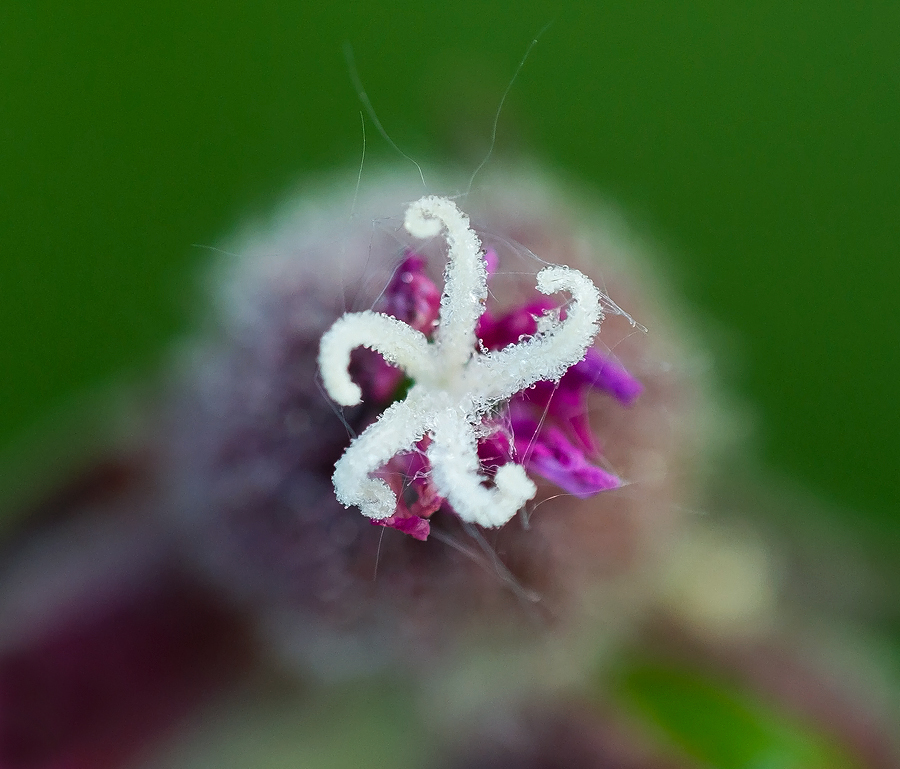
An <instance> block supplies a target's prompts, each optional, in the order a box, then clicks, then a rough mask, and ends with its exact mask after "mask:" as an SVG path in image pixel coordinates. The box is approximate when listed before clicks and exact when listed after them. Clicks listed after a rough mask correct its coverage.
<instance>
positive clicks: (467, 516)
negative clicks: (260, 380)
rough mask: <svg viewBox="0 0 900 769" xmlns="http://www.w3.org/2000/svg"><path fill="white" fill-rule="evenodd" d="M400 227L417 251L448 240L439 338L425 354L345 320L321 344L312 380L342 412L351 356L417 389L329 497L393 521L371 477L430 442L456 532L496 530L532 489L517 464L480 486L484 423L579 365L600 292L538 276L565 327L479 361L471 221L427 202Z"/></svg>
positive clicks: (371, 322)
mask: <svg viewBox="0 0 900 769" xmlns="http://www.w3.org/2000/svg"><path fill="white" fill-rule="evenodd" d="M405 226H406V229H407V230H408V231H409V232H410V234H412V235H413V236H415V237H418V238H423V239H424V238H432V237H435V236H436V235H438V234H440V233H441V231H442V230H443V231H444V236H445V238H446V240H447V246H448V262H447V269H446V271H445V276H444V292H443V295H442V297H441V306H440V320H439V324H438V328H437V331H436V332H435V338H434V343H432V344H429V343H428V340H427V339H426V338H425V336H424V335H423V334H421V333H420V332H418V331H416V330H415V329H413V328H411V327H410V326H408V325H407V324H405V323H403V322H401V321H399V320H397V319H395V318H391V317H389V316H387V315H383V314H381V313H375V312H371V311H369V312H359V313H348V314H346V315H344V316H343V317H341V318H339V319H338V320H337V322H336V323H335V324H334V325H333V326H332V327H331V328H330V329H329V330H328V331H327V332H326V333H325V334H324V335H323V337H322V343H321V346H320V349H319V369H320V371H321V374H322V381H323V383H324V385H325V389H326V390H327V392H328V394H329V395H330V396H331V397H332V398H334V400H335V401H337V402H338V403H340V404H342V405H345V406H351V405H355V404H357V403H359V402H360V398H361V392H360V389H359V387H358V386H357V385H356V384H355V383H354V382H353V380H352V379H350V375H349V373H348V370H347V366H348V364H349V362H350V353H351V351H352V350H353V349H355V348H356V347H368V348H369V349H372V350H376V351H377V352H379V353H380V354H381V355H383V356H384V358H385V359H386V360H387V361H389V362H390V363H392V364H394V365H396V366H399V367H400V368H402V369H403V370H404V371H405V372H406V373H407V374H408V375H409V376H410V378H411V379H413V381H414V382H415V384H414V385H413V387H412V388H411V389H410V391H409V394H408V395H407V397H406V399H405V400H404V401H402V402H399V403H394V404H393V405H392V406H390V407H389V408H388V409H386V410H385V412H384V413H383V414H381V416H380V417H379V418H378V420H377V421H376V422H375V423H374V424H372V425H370V426H369V427H368V428H367V429H366V430H365V431H364V432H363V433H362V434H361V435H360V436H359V437H357V438H355V439H354V440H353V441H352V442H351V444H350V446H349V447H348V448H347V450H346V451H345V452H344V455H343V456H342V457H341V458H340V459H339V460H338V462H337V464H336V465H335V469H334V476H333V481H334V490H335V495H336V496H337V498H338V500H339V501H340V502H341V503H342V504H343V505H345V506H347V507H350V506H353V505H355V506H357V507H359V508H360V510H361V511H362V512H363V513H364V514H365V515H367V516H369V517H370V518H374V519H384V518H389V517H390V516H391V515H393V514H394V513H395V512H396V508H397V500H396V498H395V497H394V494H393V492H392V491H391V490H390V488H389V487H388V486H387V484H386V483H384V482H383V481H381V480H378V479H375V478H372V477H371V473H373V472H375V471H376V470H378V469H379V468H380V467H382V466H384V464H385V463H387V462H388V461H389V460H390V459H391V458H392V457H393V456H395V455H396V454H399V453H401V452H405V451H410V450H412V449H413V447H414V445H415V444H416V442H418V441H419V440H421V439H422V438H423V437H424V436H426V435H428V436H429V437H430V438H431V442H430V444H429V446H428V449H427V455H428V460H429V462H430V464H431V468H432V475H433V480H434V483H435V486H436V487H437V490H438V492H439V493H440V495H441V496H443V497H445V498H446V499H447V500H448V501H449V503H450V504H451V505H452V506H453V509H454V510H455V511H456V513H457V515H459V517H460V518H461V519H462V520H464V521H469V522H472V523H477V524H480V525H481V526H487V527H495V526H502V525H503V524H505V523H506V522H507V521H509V519H510V518H512V517H513V516H514V515H515V514H516V512H517V511H518V510H519V509H520V508H521V507H522V506H523V505H524V504H525V503H526V502H527V501H528V500H529V499H532V498H533V497H534V495H535V493H536V491H537V489H536V487H535V485H534V483H533V482H532V481H531V480H530V479H529V478H528V477H527V476H526V474H525V470H524V468H522V466H521V465H518V464H515V463H509V464H506V465H504V466H502V467H500V468H499V470H498V471H497V473H496V475H495V476H494V479H493V485H492V486H491V487H487V486H485V485H484V482H485V481H486V480H487V478H486V476H485V475H484V474H483V472H482V468H481V463H480V461H479V459H478V452H477V442H478V435H479V428H480V426H481V422H482V419H483V418H484V417H485V415H486V414H487V413H488V412H489V411H490V410H491V409H492V408H494V407H495V406H496V405H498V404H499V403H501V402H503V401H505V400H507V399H508V398H510V397H511V396H512V395H514V394H515V393H517V392H519V391H521V390H524V389H526V388H528V387H531V386H532V385H533V384H535V382H539V381H543V380H553V381H556V380H558V379H559V378H560V377H561V376H562V375H563V374H564V373H565V372H566V370H567V369H568V368H569V367H570V366H573V365H574V364H575V363H578V362H579V361H580V360H582V359H583V358H584V356H585V354H586V352H587V349H588V347H590V346H591V345H592V344H593V341H594V337H595V336H596V335H597V331H598V330H599V327H600V322H601V321H602V319H603V314H602V311H601V308H600V292H599V291H598V290H597V287H596V286H595V285H594V284H593V283H592V282H591V281H590V279H589V278H587V277H586V276H585V275H583V274H582V273H580V272H578V271H577V270H573V269H570V268H568V267H546V268H545V269H543V270H541V271H540V272H539V273H538V276H537V288H538V290H539V291H541V292H542V293H544V294H553V293H556V292H558V291H566V292H568V293H569V294H570V295H571V297H572V300H571V302H570V303H569V305H568V306H567V308H566V319H565V320H564V321H559V320H556V319H554V318H552V317H551V316H544V317H543V318H540V319H539V322H538V328H539V331H538V333H537V334H535V335H534V336H532V337H529V338H528V339H525V340H523V341H521V342H519V343H518V344H514V345H510V346H508V347H506V348H504V349H503V350H496V351H493V352H488V353H482V352H479V351H478V350H477V348H476V337H475V328H476V324H477V323H478V319H479V318H480V317H481V315H482V313H483V312H484V302H485V299H486V298H487V269H486V265H485V261H484V256H483V254H482V250H481V242H480V241H479V239H478V236H477V235H476V234H475V232H474V231H473V230H472V229H471V227H470V226H469V219H468V217H467V216H465V214H463V213H462V212H461V211H460V210H459V209H458V208H457V207H456V204H455V203H454V202H453V201H451V200H449V199H448V198H441V197H436V196H428V197H424V198H422V199H421V200H418V201H416V202H415V203H413V204H412V205H410V207H409V208H408V209H407V212H406V220H405Z"/></svg>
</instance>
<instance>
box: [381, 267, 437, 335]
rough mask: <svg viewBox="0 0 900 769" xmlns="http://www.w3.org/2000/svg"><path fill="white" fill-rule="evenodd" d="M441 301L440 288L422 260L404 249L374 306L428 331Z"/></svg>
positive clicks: (430, 330)
mask: <svg viewBox="0 0 900 769" xmlns="http://www.w3.org/2000/svg"><path fill="white" fill-rule="evenodd" d="M440 305H441V292H440V291H439V290H438V287H437V286H436V285H435V284H434V282H433V281H432V280H431V278H429V277H428V275H427V274H426V273H425V260H424V259H423V258H422V257H421V256H419V255H418V254H414V253H408V254H407V256H406V259H404V260H403V261H402V262H401V263H400V266H399V267H398V268H397V271H396V272H395V273H394V276H393V278H391V282H390V283H389V284H388V287H387V288H386V289H385V290H384V294H383V295H382V297H381V300H380V301H379V302H378V305H377V306H376V309H377V310H378V311H379V312H383V313H385V314H387V315H391V316H392V317H394V318H397V320H402V321H403V322H404V323H407V324H409V325H410V326H412V327H413V328H414V329H416V331H421V332H422V333H423V334H425V335H429V334H431V332H432V331H433V330H434V324H435V322H436V321H437V318H438V314H439V312H440Z"/></svg>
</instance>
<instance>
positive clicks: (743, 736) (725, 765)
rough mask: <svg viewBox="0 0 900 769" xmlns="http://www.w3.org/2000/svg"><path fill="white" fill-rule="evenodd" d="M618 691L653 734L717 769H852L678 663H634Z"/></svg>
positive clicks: (766, 710)
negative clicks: (650, 724)
mask: <svg viewBox="0 0 900 769" xmlns="http://www.w3.org/2000/svg"><path fill="white" fill-rule="evenodd" d="M619 689H620V691H619V696H620V697H621V698H622V699H623V700H624V701H625V702H626V703H628V704H629V705H630V706H631V707H632V709H633V710H634V711H635V712H636V713H638V714H639V715H640V716H641V717H642V718H643V719H646V721H647V722H649V723H652V724H654V725H655V726H656V727H657V728H658V730H659V732H660V735H661V738H662V739H664V740H668V741H670V742H671V743H672V745H673V746H675V747H677V748H678V749H679V750H682V751H684V753H685V754H686V755H689V756H691V757H692V758H694V759H696V760H698V761H700V762H702V764H703V765H704V766H707V765H708V766H714V767H716V768H717V769H760V768H761V767H765V768H766V769H853V767H857V766H859V764H858V763H857V762H856V761H854V760H853V759H852V758H851V757H850V756H849V755H848V754H846V753H844V752H843V751H842V750H841V749H840V748H838V747H837V746H835V745H833V744H832V743H831V741H830V740H829V739H828V738H826V737H825V736H823V735H821V734H817V733H815V732H814V731H812V730H811V729H809V728H807V727H805V726H804V725H803V724H800V723H798V722H796V719H795V718H793V717H791V716H786V714H784V713H781V712H778V711H777V710H776V709H775V708H773V707H771V706H769V707H767V706H765V705H764V704H762V703H760V702H757V701H755V700H754V699H753V698H752V697H751V696H750V695H748V694H746V693H744V692H741V691H738V690H735V689H732V688H731V687H729V686H728V685H727V684H724V683H723V682H720V681H716V680H713V679H711V678H707V677H705V676H703V675H700V674H698V673H696V672H694V671H691V670H688V669H685V668H675V667H668V666H666V665H662V664H659V663H653V662H644V663H637V664H634V665H632V666H631V667H629V668H627V669H625V670H623V671H622V673H621V681H620V685H619Z"/></svg>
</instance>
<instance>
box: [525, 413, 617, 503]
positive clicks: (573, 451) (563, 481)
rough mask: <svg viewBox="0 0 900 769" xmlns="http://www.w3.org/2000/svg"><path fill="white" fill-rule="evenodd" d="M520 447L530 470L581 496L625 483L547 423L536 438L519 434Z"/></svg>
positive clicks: (584, 497) (582, 497) (584, 496)
mask: <svg viewBox="0 0 900 769" xmlns="http://www.w3.org/2000/svg"><path fill="white" fill-rule="evenodd" d="M527 432H528V431H527V430H526V433H527ZM516 449H517V450H518V451H519V454H520V456H521V457H522V458H524V460H525V467H526V468H527V469H528V470H529V471H533V472H535V473H537V474H538V475H541V476H543V477H544V478H546V479H547V480H548V481H551V482H553V483H555V484H556V485H557V486H559V487H560V488H561V489H563V490H564V491H567V492H569V493H570V494H574V495H575V496H576V497H579V498H580V499H586V498H587V497H590V496H593V495H594V494H597V493H598V492H600V491H606V490H608V489H615V488H618V487H619V486H621V485H622V482H621V481H620V480H619V479H618V478H617V477H616V476H615V475H613V474H612V473H609V472H607V471H606V470H604V469H603V468H601V467H597V466H596V465H594V464H591V463H590V462H589V461H588V460H587V458H586V457H585V455H584V452H583V451H581V450H580V449H579V448H578V447H576V446H575V445H574V444H573V443H571V442H570V441H569V439H568V438H567V437H566V435H565V433H563V431H562V430H560V429H559V428H557V427H553V426H549V427H548V426H546V425H545V426H543V427H542V428H541V429H540V431H539V432H538V434H537V437H536V439H534V440H529V439H527V438H526V437H525V436H522V437H520V436H519V435H518V434H517V435H516Z"/></svg>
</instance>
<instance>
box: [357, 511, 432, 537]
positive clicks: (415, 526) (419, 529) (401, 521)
mask: <svg viewBox="0 0 900 769" xmlns="http://www.w3.org/2000/svg"><path fill="white" fill-rule="evenodd" d="M371 523H372V525H373V526H386V527H387V528H389V529H397V530H398V531H402V532H403V533H404V534H409V536H411V537H412V538H413V539H418V540H421V541H422V542H424V541H425V540H426V539H428V535H429V534H430V533H431V524H430V523H428V521H426V520H425V519H424V518H419V517H418V516H415V515H412V516H399V515H392V516H391V517H390V518H381V519H373V520H372V521H371Z"/></svg>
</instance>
